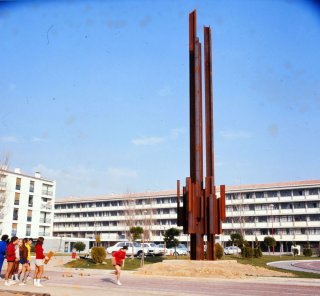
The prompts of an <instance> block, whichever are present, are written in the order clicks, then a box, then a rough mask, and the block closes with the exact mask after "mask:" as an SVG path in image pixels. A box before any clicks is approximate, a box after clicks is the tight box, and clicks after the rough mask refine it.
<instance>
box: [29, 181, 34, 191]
mask: <svg viewBox="0 0 320 296" xmlns="http://www.w3.org/2000/svg"><path fill="white" fill-rule="evenodd" d="M29 192H34V181H30V185H29Z"/></svg>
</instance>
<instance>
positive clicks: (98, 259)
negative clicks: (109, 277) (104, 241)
mask: <svg viewBox="0 0 320 296" xmlns="http://www.w3.org/2000/svg"><path fill="white" fill-rule="evenodd" d="M106 257H107V253H106V250H105V248H104V247H93V248H92V249H91V258H92V260H93V261H94V262H95V263H102V262H103V260H104V259H106Z"/></svg>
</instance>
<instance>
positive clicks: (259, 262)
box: [223, 255, 320, 279]
mask: <svg viewBox="0 0 320 296" xmlns="http://www.w3.org/2000/svg"><path fill="white" fill-rule="evenodd" d="M230 259H232V260H237V262H238V263H241V264H250V265H253V266H259V267H264V268H267V269H272V270H277V271H282V272H290V273H293V274H295V275H296V276H297V277H299V278H315V279H320V274H317V273H311V272H303V271H293V270H290V271H289V270H285V269H280V268H275V267H272V266H268V265H267V263H269V262H275V261H290V260H319V257H305V256H296V257H293V256H281V257H280V256H272V255H270V256H267V255H264V256H262V257H261V258H242V257H237V256H233V255H231V256H223V260H230Z"/></svg>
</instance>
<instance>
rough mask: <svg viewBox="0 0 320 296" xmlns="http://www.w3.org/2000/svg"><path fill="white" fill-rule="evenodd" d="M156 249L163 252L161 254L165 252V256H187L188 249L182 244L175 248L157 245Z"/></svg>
mask: <svg viewBox="0 0 320 296" xmlns="http://www.w3.org/2000/svg"><path fill="white" fill-rule="evenodd" d="M158 247H159V248H160V249H161V250H163V253H164V252H165V254H166V255H167V256H176V255H178V256H182V255H188V249H187V247H186V246H185V245H183V244H179V245H178V246H177V247H176V248H165V245H164V244H159V245H158Z"/></svg>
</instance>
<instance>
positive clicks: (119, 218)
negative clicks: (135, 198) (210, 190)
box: [54, 214, 177, 222]
mask: <svg viewBox="0 0 320 296" xmlns="http://www.w3.org/2000/svg"><path fill="white" fill-rule="evenodd" d="M79 219H81V221H85V222H88V221H90V222H94V221H123V220H127V219H128V218H127V217H126V216H102V217H59V216H58V215H57V217H55V218H54V221H55V222H79ZM150 219H151V220H157V219H159V220H160V219H177V214H159V215H158V214H157V215H152V218H151V217H150V216H148V215H147V216H144V215H135V220H141V221H144V220H146V221H150Z"/></svg>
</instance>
